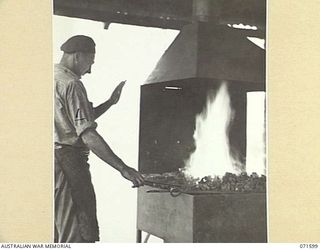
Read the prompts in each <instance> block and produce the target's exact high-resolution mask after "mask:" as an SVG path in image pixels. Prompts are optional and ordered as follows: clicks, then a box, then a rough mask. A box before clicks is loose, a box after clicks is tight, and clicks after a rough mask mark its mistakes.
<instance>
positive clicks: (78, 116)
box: [54, 64, 97, 148]
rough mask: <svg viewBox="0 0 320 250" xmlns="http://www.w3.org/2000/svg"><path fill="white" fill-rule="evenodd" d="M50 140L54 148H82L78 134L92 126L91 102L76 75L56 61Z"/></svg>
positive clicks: (93, 124) (93, 125) (93, 122)
mask: <svg viewBox="0 0 320 250" xmlns="http://www.w3.org/2000/svg"><path fill="white" fill-rule="evenodd" d="M54 83H55V89H54V91H55V93H54V141H55V147H56V148H59V147H60V146H59V145H61V144H62V145H71V146H75V147H85V145H84V143H83V141H82V139H81V137H80V135H81V134H82V133H83V132H84V131H85V130H86V129H88V128H94V129H95V128H96V127H97V123H96V122H95V121H94V111H93V107H92V103H91V102H89V100H88V97H87V92H86V89H85V88H84V86H83V84H82V82H81V81H80V77H79V76H77V75H76V74H75V73H73V72H72V71H71V70H69V69H67V68H65V67H64V66H62V65H60V64H56V65H55V68H54Z"/></svg>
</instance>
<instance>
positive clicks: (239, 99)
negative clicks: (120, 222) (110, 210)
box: [54, 0, 267, 243]
mask: <svg viewBox="0 0 320 250" xmlns="http://www.w3.org/2000/svg"><path fill="white" fill-rule="evenodd" d="M54 14H55V15H59V16H66V17H76V18H81V19H88V20H94V21H99V22H103V23H104V27H105V29H108V27H109V25H110V24H111V23H120V24H127V25H138V26H145V27H157V28H162V29H175V30H178V31H179V34H178V35H177V37H176V38H175V40H174V41H173V43H172V44H171V45H170V46H169V47H168V49H167V50H166V51H165V53H164V54H163V55H162V57H161V58H160V59H159V61H158V63H157V65H156V67H155V68H154V70H153V71H152V72H150V75H149V77H148V78H147V79H146V80H145V82H142V83H140V84H141V91H140V125H139V128H140V129H139V160H138V162H139V171H140V172H141V173H143V175H144V177H145V180H146V185H145V186H144V187H140V188H139V190H138V201H137V224H136V233H137V234H136V240H137V242H142V241H143V240H144V241H145V242H147V241H148V238H149V237H150V235H151V236H156V237H159V238H161V239H162V240H163V241H164V242H220V243H222V242H267V206H266V186H267V185H266V181H267V178H266V173H267V170H266V141H265V138H266V104H265V102H266V51H265V47H266V45H265V40H266V39H265V38H266V1H265V0H55V1H54ZM101 32H105V31H104V30H103V29H102V31H101ZM257 110H258V111H257ZM256 113H258V115H255V114H256ZM253 131H257V132H253ZM142 233H143V235H146V237H145V239H142Z"/></svg>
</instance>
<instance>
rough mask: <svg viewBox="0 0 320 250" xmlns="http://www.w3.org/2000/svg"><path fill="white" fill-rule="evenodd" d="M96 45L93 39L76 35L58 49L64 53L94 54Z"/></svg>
mask: <svg viewBox="0 0 320 250" xmlns="http://www.w3.org/2000/svg"><path fill="white" fill-rule="evenodd" d="M95 46H96V44H95V43H94V41H93V39H92V38H91V37H88V36H83V35H78V36H73V37H71V38H69V39H68V40H67V41H66V42H65V43H64V44H62V45H61V47H60V49H61V50H62V51H64V52H66V53H75V52H87V53H95V52H96V49H95Z"/></svg>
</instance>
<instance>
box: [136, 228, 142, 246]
mask: <svg viewBox="0 0 320 250" xmlns="http://www.w3.org/2000/svg"><path fill="white" fill-rule="evenodd" d="M141 241H142V231H141V230H140V229H137V235H136V242H137V243H141Z"/></svg>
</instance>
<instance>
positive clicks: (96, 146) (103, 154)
mask: <svg viewBox="0 0 320 250" xmlns="http://www.w3.org/2000/svg"><path fill="white" fill-rule="evenodd" d="M81 138H82V140H83V142H84V143H85V144H86V145H87V146H88V148H89V149H90V150H91V151H92V152H93V153H94V154H96V155H97V156H98V157H99V158H100V159H101V160H103V161H104V162H106V163H108V164H109V165H111V166H112V167H113V168H115V169H116V170H118V171H119V172H120V173H121V175H122V176H123V177H124V178H126V179H128V180H129V181H131V182H132V183H133V185H134V186H141V185H143V177H142V176H141V174H140V173H139V172H138V171H136V170H135V169H133V168H130V167H129V166H127V165H126V164H125V163H124V162H123V161H122V160H121V159H120V158H119V157H118V156H117V155H116V154H115V153H114V152H113V151H112V149H111V148H110V147H109V145H108V144H107V143H106V142H105V140H104V139H103V138H102V136H101V135H99V133H98V132H97V131H96V130H95V129H92V128H89V129H87V130H85V131H84V132H83V133H82V134H81Z"/></svg>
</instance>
